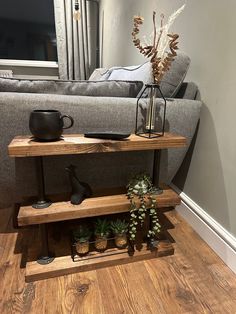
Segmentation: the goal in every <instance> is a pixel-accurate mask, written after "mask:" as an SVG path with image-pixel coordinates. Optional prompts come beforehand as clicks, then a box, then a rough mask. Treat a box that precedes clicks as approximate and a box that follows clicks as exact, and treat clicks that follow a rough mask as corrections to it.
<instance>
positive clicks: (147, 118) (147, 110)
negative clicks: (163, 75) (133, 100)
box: [135, 84, 166, 138]
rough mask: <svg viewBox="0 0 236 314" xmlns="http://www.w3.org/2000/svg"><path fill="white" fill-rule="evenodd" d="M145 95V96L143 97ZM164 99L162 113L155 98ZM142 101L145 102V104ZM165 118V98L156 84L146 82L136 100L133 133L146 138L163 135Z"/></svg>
mask: <svg viewBox="0 0 236 314" xmlns="http://www.w3.org/2000/svg"><path fill="white" fill-rule="evenodd" d="M144 95H145V97H143V96H144ZM160 96H161V98H162V99H163V100H164V108H163V115H162V117H161V115H160V112H161V109H160V106H158V104H157V98H158V97H159V98H160ZM144 103H145V104H146V105H145V106H143V105H144ZM165 118H166V99H165V97H164V95H163V94H162V91H161V89H160V86H159V85H158V84H146V85H145V88H144V90H143V92H142V93H141V95H140V97H139V98H138V100H137V108H136V125H135V134H136V135H139V136H143V137H147V138H155V137H160V136H163V135H164V132H165Z"/></svg>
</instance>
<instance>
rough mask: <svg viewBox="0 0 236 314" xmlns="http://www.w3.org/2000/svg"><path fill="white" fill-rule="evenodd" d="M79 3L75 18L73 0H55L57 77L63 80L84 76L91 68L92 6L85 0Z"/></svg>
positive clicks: (84, 78)
mask: <svg viewBox="0 0 236 314" xmlns="http://www.w3.org/2000/svg"><path fill="white" fill-rule="evenodd" d="M79 4H80V14H81V18H80V20H79V21H76V20H75V19H74V18H73V14H74V0H54V11H55V24H56V36H57V53H58V66H59V78H60V79H63V80H86V79H88V77H89V75H90V73H91V72H92V71H93V69H94V60H93V59H94V53H93V51H92V49H93V48H94V47H93V42H94V36H92V35H93V34H92V33H93V32H91V30H93V27H92V23H93V20H92V14H93V12H92V11H93V9H94V6H93V3H92V2H90V1H86V0H79ZM95 50H96V49H95Z"/></svg>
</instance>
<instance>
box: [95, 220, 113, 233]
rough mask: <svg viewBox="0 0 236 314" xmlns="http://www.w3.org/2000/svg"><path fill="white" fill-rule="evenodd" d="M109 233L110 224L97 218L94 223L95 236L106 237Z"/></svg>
mask: <svg viewBox="0 0 236 314" xmlns="http://www.w3.org/2000/svg"><path fill="white" fill-rule="evenodd" d="M109 232H110V223H109V221H107V219H101V218H97V219H96V221H95V235H96V236H100V237H107V236H108V234H109Z"/></svg>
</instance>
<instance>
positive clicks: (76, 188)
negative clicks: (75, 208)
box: [66, 165, 92, 205]
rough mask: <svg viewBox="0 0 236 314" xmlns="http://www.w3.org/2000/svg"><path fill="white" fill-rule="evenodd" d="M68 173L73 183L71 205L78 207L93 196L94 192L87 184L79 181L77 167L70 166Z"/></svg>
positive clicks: (67, 168)
mask: <svg viewBox="0 0 236 314" xmlns="http://www.w3.org/2000/svg"><path fill="white" fill-rule="evenodd" d="M66 171H67V173H68V175H69V179H70V183H71V204H74V205H78V204H80V203H82V201H83V200H84V199H85V198H86V197H90V196H91V195H92V190H91V188H90V186H89V185H88V184H87V183H85V182H81V181H79V179H78V177H77V175H76V166H74V165H70V166H68V167H66Z"/></svg>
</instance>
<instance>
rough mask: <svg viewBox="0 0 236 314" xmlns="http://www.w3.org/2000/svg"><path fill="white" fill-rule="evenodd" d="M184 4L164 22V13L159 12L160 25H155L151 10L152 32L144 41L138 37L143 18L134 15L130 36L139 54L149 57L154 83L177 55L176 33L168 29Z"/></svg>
mask: <svg viewBox="0 0 236 314" xmlns="http://www.w3.org/2000/svg"><path fill="white" fill-rule="evenodd" d="M184 7H185V5H183V6H182V7H181V8H179V9H178V10H177V11H176V12H174V13H173V14H172V15H171V16H170V17H169V19H168V21H167V23H166V24H165V23H164V15H163V14H161V16H160V17H161V20H160V26H159V27H157V25H156V12H155V11H153V19H152V22H153V32H152V34H151V35H150V36H149V40H147V39H146V38H144V41H145V43H142V42H141V40H140V39H139V37H138V36H139V33H140V26H141V25H143V22H144V18H143V17H142V16H134V20H133V24H134V26H133V31H132V38H133V43H134V45H135V47H137V48H138V50H139V51H140V53H141V54H143V55H144V56H145V57H147V58H150V62H151V64H152V73H153V80H154V83H156V84H160V82H161V80H162V78H163V76H164V74H165V73H166V72H167V71H168V70H169V69H170V65H171V63H172V61H174V58H175V57H176V55H177V52H176V51H177V50H178V41H177V40H178V38H179V35H178V34H174V33H173V34H171V33H169V29H170V27H171V26H172V24H173V23H174V21H175V19H176V18H177V16H178V15H179V14H180V13H181V12H182V11H183V10H184Z"/></svg>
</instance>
